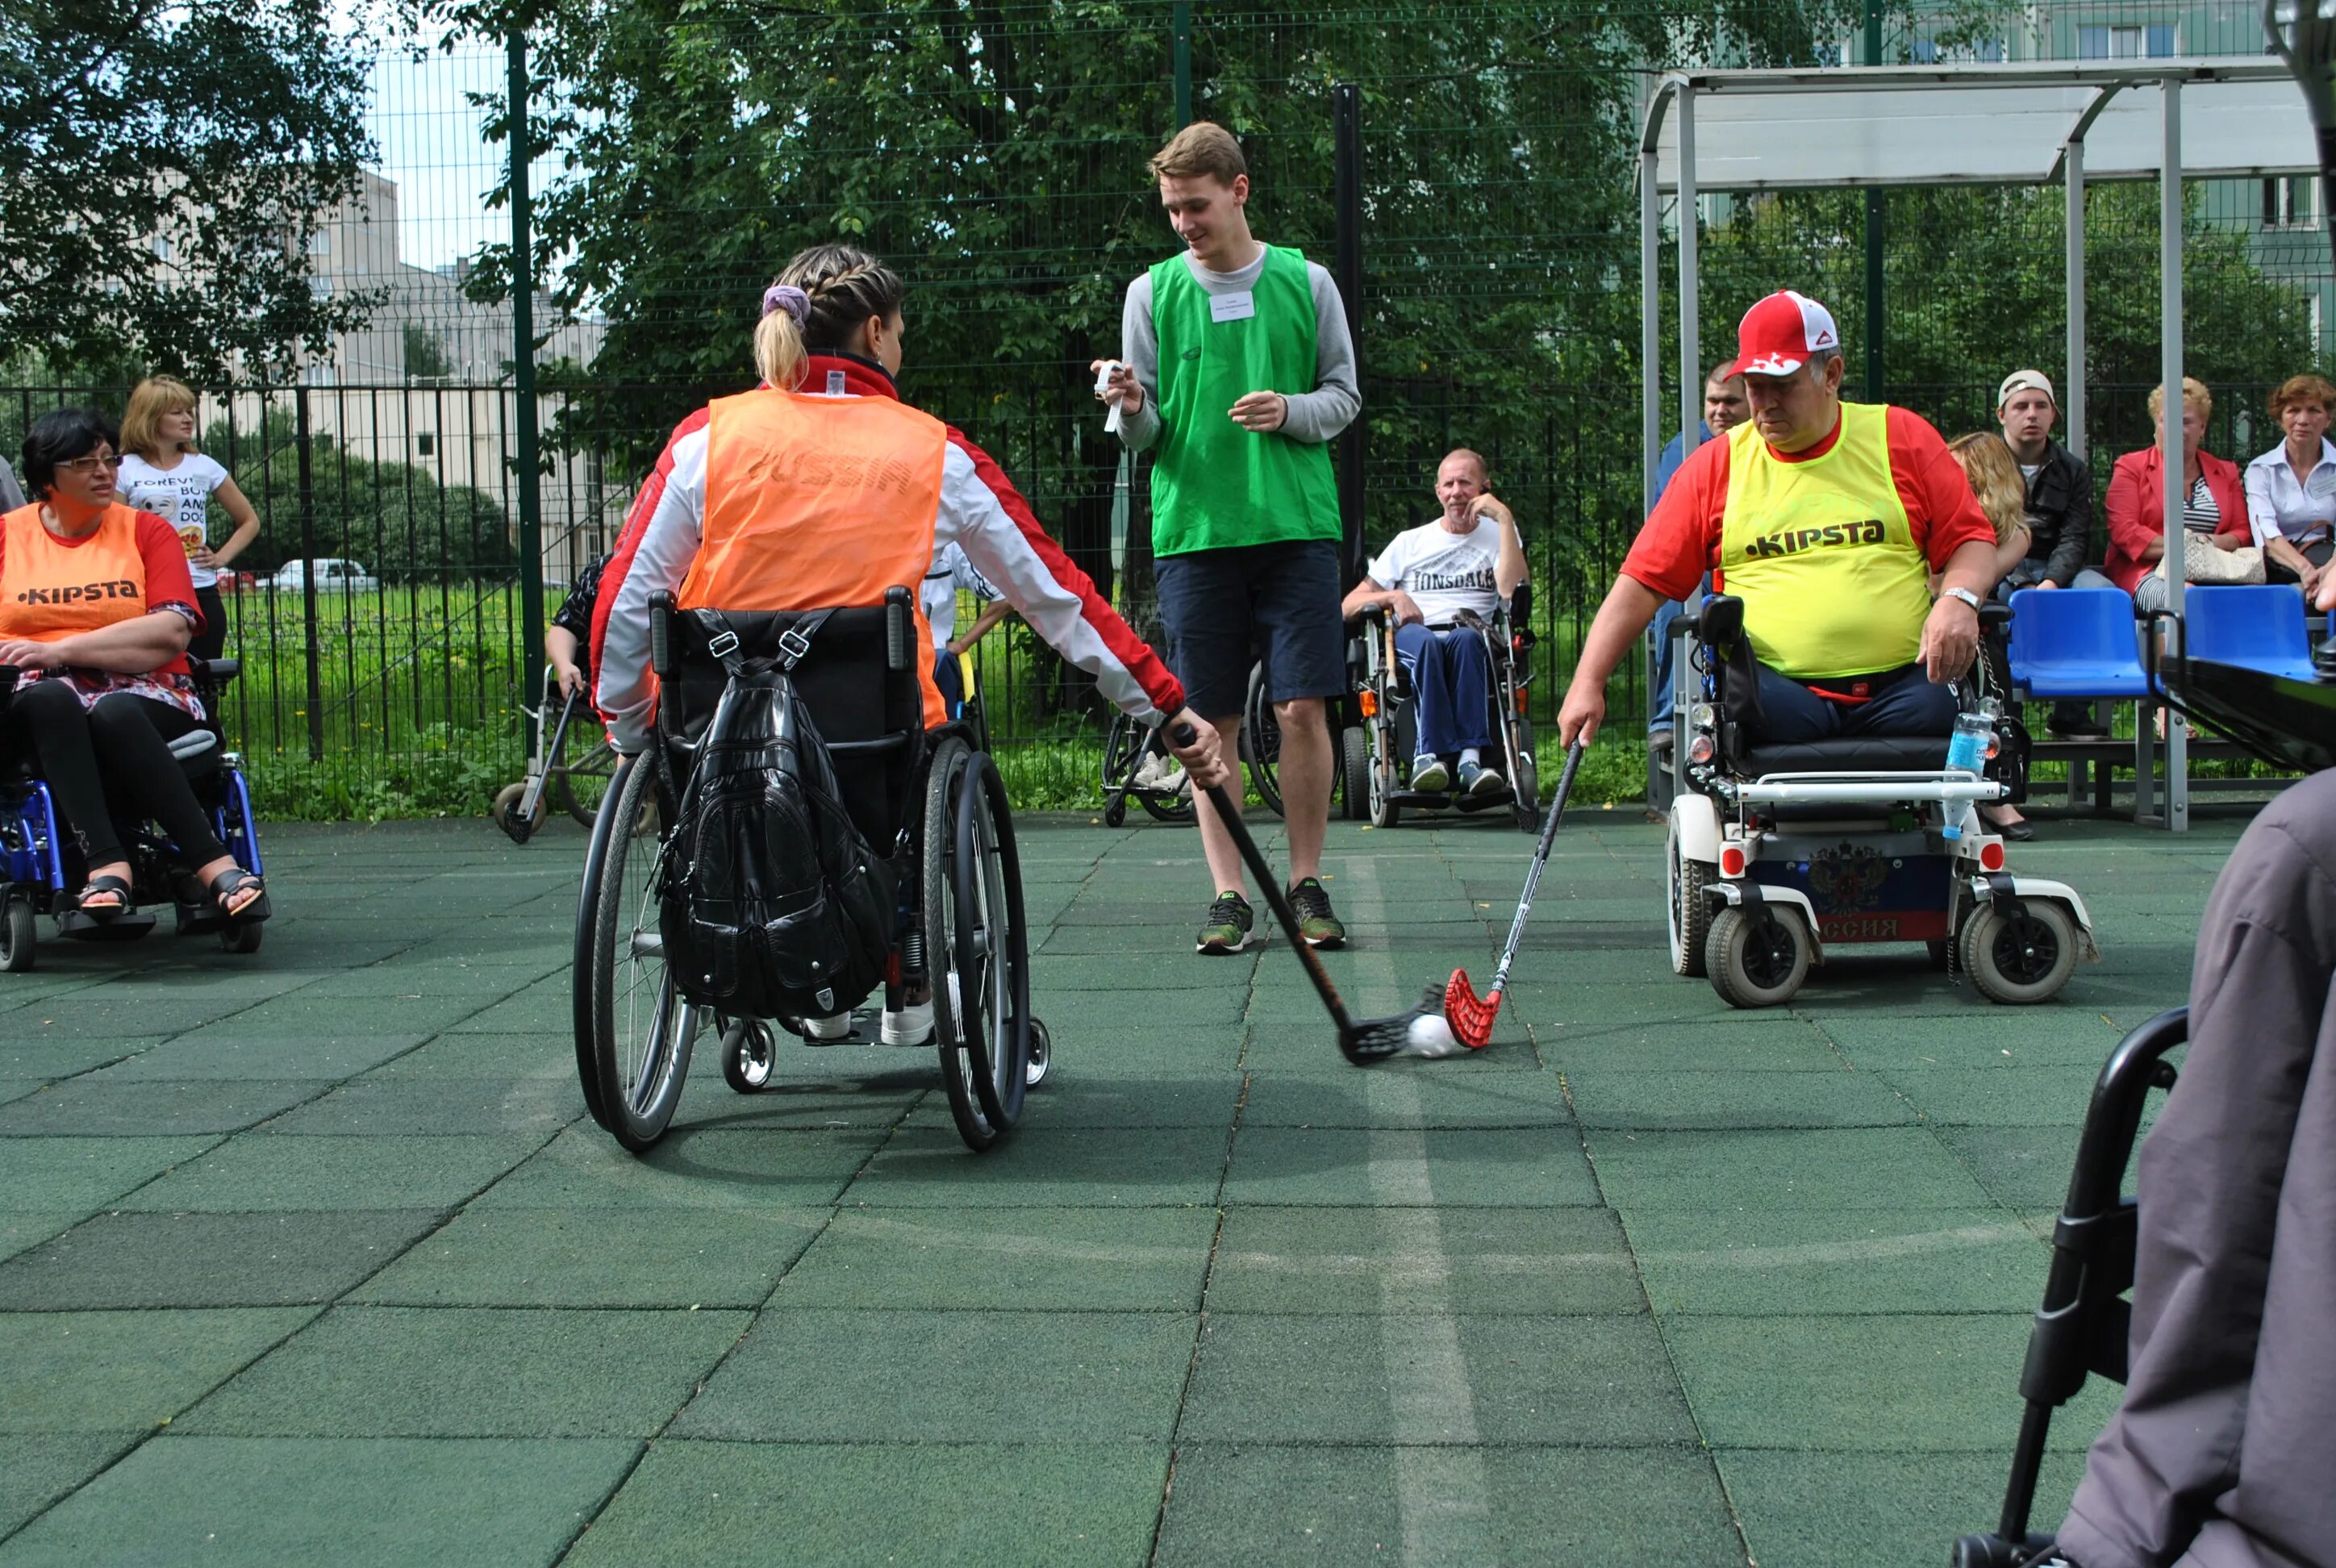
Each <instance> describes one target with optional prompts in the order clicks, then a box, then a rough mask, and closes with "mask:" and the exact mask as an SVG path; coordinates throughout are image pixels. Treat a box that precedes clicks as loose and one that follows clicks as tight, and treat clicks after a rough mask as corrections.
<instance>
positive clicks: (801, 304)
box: [763, 283, 811, 331]
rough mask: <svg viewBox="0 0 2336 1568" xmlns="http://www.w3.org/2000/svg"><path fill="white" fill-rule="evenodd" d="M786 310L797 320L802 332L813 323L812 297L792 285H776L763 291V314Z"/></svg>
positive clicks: (796, 325) (796, 324) (797, 325)
mask: <svg viewBox="0 0 2336 1568" xmlns="http://www.w3.org/2000/svg"><path fill="white" fill-rule="evenodd" d="M774 310H784V311H785V312H786V313H787V314H788V315H789V316H792V317H794V318H795V327H796V330H798V331H800V330H802V329H803V327H804V326H808V325H810V322H811V296H810V295H808V294H805V293H804V292H803V290H802V289H800V288H797V287H795V286H794V285H793V284H792V283H774V284H772V285H771V286H770V287H768V288H765V289H764V290H763V314H764V315H765V316H768V315H769V314H770V313H771V312H772V311H774Z"/></svg>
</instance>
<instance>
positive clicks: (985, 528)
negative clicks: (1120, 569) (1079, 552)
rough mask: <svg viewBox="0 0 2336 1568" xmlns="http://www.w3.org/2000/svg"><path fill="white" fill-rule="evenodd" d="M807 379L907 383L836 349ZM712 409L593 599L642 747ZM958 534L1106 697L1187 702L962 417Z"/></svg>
mask: <svg viewBox="0 0 2336 1568" xmlns="http://www.w3.org/2000/svg"><path fill="white" fill-rule="evenodd" d="M838 377H840V378H841V379H840V380H839V379H837V378H838ZM804 385H805V386H806V387H809V388H819V387H822V386H825V387H827V388H829V389H836V388H841V393H840V394H841V395H843V396H851V397H898V396H899V395H900V394H899V393H898V392H896V391H895V390H894V389H893V386H892V382H891V377H890V376H888V375H884V374H883V372H882V371H881V370H879V369H877V368H876V367H875V366H873V365H869V364H867V363H866V362H865V361H862V360H857V359H845V358H840V357H833V356H830V355H813V356H812V359H811V361H810V365H809V367H808V369H807V371H806V375H805V380H804ZM705 516H706V411H705V410H704V409H700V410H698V411H697V412H696V414H691V415H690V416H689V417H688V418H687V419H685V420H683V421H682V422H681V424H680V425H679V426H678V427H677V428H676V430H675V431H674V433H673V437H672V439H671V440H669V441H667V443H666V447H665V452H664V453H663V454H662V455H661V456H659V457H658V458H657V467H656V468H655V469H654V470H653V471H651V472H650V474H649V477H648V480H647V482H646V483H644V484H643V485H642V486H641V492H640V494H639V495H638V496H636V497H635V498H634V500H633V504H632V509H631V510H630V511H628V512H627V513H626V514H625V528H624V532H623V533H622V534H621V535H620V536H619V538H618V543H617V549H616V553H615V554H614V555H613V556H611V557H610V559H609V561H608V568H607V570H606V571H605V572H604V573H603V574H602V579H601V584H600V598H599V604H597V605H596V606H595V607H594V608H593V615H592V667H593V668H594V669H596V670H598V671H599V686H598V687H597V690H596V696H597V697H598V701H599V708H600V712H601V713H602V714H603V715H604V716H606V717H607V719H608V733H609V735H610V736H611V737H612V738H613V739H614V740H615V742H616V744H617V747H618V750H620V751H625V752H634V751H638V750H639V749H640V748H641V747H642V746H643V745H646V744H647V739H648V735H649V731H650V729H651V727H652V726H653V725H654V724H655V722H656V717H657V681H656V677H654V676H653V675H652V674H651V673H650V670H649V596H650V595H652V594H654V593H657V592H658V591H659V590H663V591H666V592H668V593H670V592H674V591H676V590H677V589H679V588H680V587H681V582H682V579H684V578H685V577H686V576H688V575H689V569H690V564H691V563H692V562H693V561H694V560H696V558H697V548H698V541H699V534H700V529H701V527H702V524H703V522H704V520H705ZM951 544H955V545H957V546H959V548H960V549H962V550H964V551H965V555H966V559H967V560H969V561H971V562H972V563H973V566H974V570H977V571H978V572H980V573H981V575H982V576H983V577H985V578H988V579H989V581H990V582H991V583H992V584H993V585H995V586H996V588H997V589H998V594H999V597H1000V598H1002V599H1005V600H1006V602H1007V603H1008V604H1010V605H1012V606H1013V607H1014V608H1015V609H1017V610H1018V611H1020V612H1021V615H1022V618H1023V619H1025V620H1027V621H1028V622H1029V623H1030V625H1031V626H1032V627H1033V628H1036V629H1037V633H1038V635H1039V636H1040V637H1042V638H1046V641H1047V643H1048V644H1049V645H1050V646H1051V647H1052V648H1054V649H1055V651H1056V652H1057V653H1059V654H1061V655H1062V656H1063V657H1065V658H1066V659H1068V660H1070V662H1071V663H1073V664H1075V665H1076V666H1078V667H1079V668H1081V669H1083V670H1085V671H1086V672H1087V673H1088V674H1089V675H1092V676H1094V677H1095V683H1096V685H1097V686H1098V687H1100V688H1101V689H1102V691H1103V694H1104V696H1105V697H1106V698H1107V699H1109V700H1110V701H1112V702H1114V703H1115V704H1117V705H1118V706H1120V707H1122V708H1124V709H1125V710H1126V711H1127V712H1128V713H1130V714H1132V715H1134V716H1135V717H1137V718H1139V719H1142V720H1144V722H1145V723H1147V724H1156V723H1158V722H1160V721H1161V720H1162V719H1163V718H1165V717H1166V716H1168V715H1170V714H1173V713H1174V712H1176V711H1177V710H1178V709H1179V708H1182V707H1183V706H1184V688H1183V687H1182V686H1181V685H1179V684H1178V683H1177V680H1176V677H1174V676H1173V675H1171V674H1169V673H1168V667H1167V666H1166V665H1165V664H1163V662H1162V661H1161V658H1160V656H1159V655H1158V654H1156V653H1154V652H1153V650H1152V648H1151V647H1150V645H1148V644H1147V643H1145V642H1144V639H1143V638H1139V637H1137V636H1136V635H1135V633H1134V630H1132V629H1131V628H1129V626H1128V624H1127V623H1126V622H1125V621H1124V620H1122V619H1121V618H1119V615H1118V613H1117V612H1116V611H1114V609H1112V608H1111V606H1110V605H1109V604H1107V603H1105V601H1104V599H1103V597H1102V596H1101V595H1100V594H1098V593H1096V592H1095V583H1094V582H1093V581H1092V580H1091V579H1089V578H1088V577H1087V574H1086V573H1085V572H1083V571H1081V570H1079V569H1078V568H1077V567H1076V566H1074V565H1072V564H1071V559H1070V557H1069V556H1067V555H1066V554H1065V553H1063V547H1062V546H1061V545H1059V544H1057V543H1056V542H1055V541H1054V540H1053V539H1051V538H1049V537H1048V536H1047V533H1046V530H1045V529H1044V528H1042V527H1040V526H1039V523H1038V519H1037V516H1036V515H1035V514H1034V513H1033V512H1032V511H1031V510H1030V503H1029V502H1027V501H1025V500H1023V499H1022V495H1021V492H1018V491H1017V490H1016V489H1015V488H1014V485H1013V482H1012V481H1010V480H1008V479H1007V477H1006V474H1005V472H1004V471H1003V470H1001V469H1000V468H999V467H998V464H997V463H994V462H992V461H991V460H990V457H989V454H988V453H985V452H983V451H982V450H981V448H979V447H978V446H976V445H974V444H973V443H971V442H970V441H968V440H967V439H966V438H965V433H964V432H962V431H960V430H958V429H957V428H956V427H954V426H951V427H950V429H949V451H948V452H947V453H946V454H945V455H944V458H943V467H942V472H941V499H940V511H939V516H938V517H937V518H936V519H935V521H934V524H933V551H934V554H935V556H936V557H938V556H939V553H940V552H941V551H942V550H946V549H948V547H949V545H951ZM835 547H836V548H837V549H838V550H849V549H850V548H851V547H852V541H850V539H848V538H839V539H837V540H836V541H835ZM908 586H910V588H914V587H915V586H916V585H915V584H913V583H912V584H910V585H908Z"/></svg>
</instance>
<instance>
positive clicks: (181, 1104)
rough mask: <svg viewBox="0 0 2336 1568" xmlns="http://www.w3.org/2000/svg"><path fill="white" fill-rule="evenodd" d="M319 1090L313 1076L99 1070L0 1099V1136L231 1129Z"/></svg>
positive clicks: (172, 1133) (121, 1134) (179, 1133)
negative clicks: (185, 1077) (183, 1077)
mask: <svg viewBox="0 0 2336 1568" xmlns="http://www.w3.org/2000/svg"><path fill="white" fill-rule="evenodd" d="M324 1090H325V1085H324V1084H323V1083H320V1082H318V1081H317V1080H316V1079H313V1078H295V1079H289V1080H284V1079H272V1080H271V1079H240V1078H238V1079H225V1078H197V1079H192V1080H190V1081H186V1082H171V1081H169V1080H164V1079H138V1080H132V1081H129V1082H119V1081H114V1080H112V1079H109V1078H107V1077H106V1076H105V1075H103V1074H102V1073H92V1074H91V1075H89V1076H86V1077H80V1078H74V1079H73V1080H71V1081H70V1082H67V1083H62V1084H58V1085H55V1086H53V1087H51V1088H48V1089H46V1090H44V1091H43V1092H42V1093H40V1094H38V1095H34V1096H31V1097H29V1098H26V1099H22V1100H17V1101H15V1102H13V1103H11V1104H9V1105H0V1138H23V1137H87V1138H120V1137H136V1136H140V1135H148V1136H152V1135H161V1136H191V1135H197V1134H202V1133H233V1132H238V1131H240V1130H242V1129H243V1128H245V1127H249V1126H256V1125H258V1124H259V1123H261V1122H264V1121H266V1120H268V1118H269V1117H271V1116H273V1115H277V1113H278V1112H280V1111H284V1110H287V1109H288V1108H290V1107H291V1106H293V1105H298V1104H300V1102H302V1101H303V1100H312V1099H314V1098H316V1096H318V1095H320V1094H322V1093H323V1092H324Z"/></svg>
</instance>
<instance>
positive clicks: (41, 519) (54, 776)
mask: <svg viewBox="0 0 2336 1568" xmlns="http://www.w3.org/2000/svg"><path fill="white" fill-rule="evenodd" d="M115 445H116V436H115V433H114V429H113V426H112V424H110V423H108V421H107V420H106V418H105V416H104V415H103V414H97V413H93V412H91V411H89V410H85V409H63V410H61V411H59V412H57V413H55V414H44V415H43V416H42V417H41V418H40V419H39V420H37V421H35V422H34V425H33V429H32V433H30V434H29V435H27V436H26V437H25V438H24V489H25V490H26V492H29V493H30V494H32V495H33V496H34V498H35V499H34V501H33V502H31V503H30V504H29V505H25V506H21V507H18V508H17V509H16V510H15V511H11V512H8V513H7V514H6V515H5V516H4V517H0V665H13V666H15V667H16V669H17V670H18V671H19V676H18V683H17V686H16V689H15V696H14V697H13V699H12V701H11V703H10V706H9V708H8V715H7V721H6V726H5V734H6V738H7V741H8V744H9V745H12V746H13V745H29V746H30V747H31V749H32V752H33V755H34V756H35V757H37V758H38V759H39V763H40V770H41V775H42V776H43V777H44V779H46V780H47V781H48V785H49V794H50V796H51V798H52V799H53V800H54V802H55V803H56V807H57V810H58V813H60V815H62V816H63V819H64V825H65V826H66V827H68V828H69V830H70V831H71V832H72V833H73V837H74V839H75V841H76V842H79V844H80V845H81V851H82V854H83V858H84V859H85V860H86V861H87V862H88V865H89V880H88V881H87V882H86V883H84V884H83V887H82V890H81V893H80V896H79V898H78V899H77V900H76V905H77V907H78V908H79V909H80V910H81V911H82V912H83V913H84V914H87V915H90V916H92V918H94V919H97V920H111V919H112V918H113V917H115V916H117V915H120V914H122V913H123V912H124V911H127V910H128V909H129V908H130V907H131V904H130V900H131V869H130V862H129V858H128V856H127V855H126V854H125V853H124V852H123V851H122V841H121V838H120V836H119V834H118V833H116V831H115V828H114V825H113V815H112V812H111V811H109V810H108V809H107V784H108V782H109V781H110V782H111V784H112V788H113V790H114V792H115V793H116V794H118V795H119V796H120V797H121V798H122V801H123V802H124V803H126V804H128V805H129V806H131V808H133V809H134V810H135V811H137V812H138V813H140V814H141V815H142V816H148V817H151V818H152V819H154V821H156V822H157V823H160V824H161V828H162V831H163V832H164V833H168V834H170V838H171V840H172V842H175V843H176V844H177V845H178V846H179V849H180V852H181V853H182V854H184V855H185V856H186V858H187V862H188V864H189V865H190V867H191V868H192V869H193V871H194V874H195V876H196V878H197V880H199V881H200V882H201V883H202V884H203V886H204V887H205V888H207V889H208V890H209V892H210V896H211V897H212V898H213V899H215V900H216V901H218V903H219V910H220V911H221V912H222V913H224V914H226V915H229V917H231V918H234V919H237V920H266V919H267V918H268V891H267V889H266V888H264V887H263V886H261V884H260V881H259V879H258V877H256V876H253V875H252V874H250V873H249V872H246V871H245V870H244V869H243V868H242V867H241V866H239V865H238V864H236V862H235V859H234V857H233V856H231V855H229V853H228V852H227V851H226V850H225V849H224V848H222V847H221V846H220V844H219V839H218V837H217V835H216V834H214V833H212V832H211V824H210V821H209V816H208V814H207V813H205V812H204V811H203V808H202V805H201V803H200V802H198V801H197V800H196V799H195V793H194V790H193V789H192V788H191V787H190V785H189V784H188V783H187V776H186V774H185V772H184V771H183V770H182V769H181V768H180V765H179V763H178V759H177V758H175V757H173V756H172V755H170V742H171V741H173V740H176V739H177V738H178V737H180V735H186V734H188V733H190V731H193V730H196V729H199V728H200V727H201V726H202V724H203V719H204V715H203V706H202V701H201V699H200V697H198V696H196V694H195V687H194V681H193V679H192V677H191V676H190V672H189V667H188V664H187V657H186V656H187V645H188V643H189V642H190V640H191V639H192V638H193V637H194V635H195V632H196V630H197V629H198V628H200V625H201V623H202V617H201V612H200V610H198V609H196V608H195V589H194V584H193V582H192V580H191V579H190V577H189V575H188V572H187V552H186V550H185V549H184V548H183V547H182V546H181V545H180V543H179V536H178V535H177V534H176V533H175V532H173V531H171V528H170V524H168V523H166V522H164V521H162V520H161V518H159V517H156V516H154V515H153V514H152V513H151V512H144V511H133V510H131V508H129V507H127V506H124V505H122V503H121V502H119V501H117V500H115V499H114V472H115V470H117V469H118V468H120V467H121V465H122V458H121V456H120V455H119V454H118V453H117V452H116V450H115Z"/></svg>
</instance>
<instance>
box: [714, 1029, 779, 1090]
mask: <svg viewBox="0 0 2336 1568" xmlns="http://www.w3.org/2000/svg"><path fill="white" fill-rule="evenodd" d="M776 1066H778V1050H777V1047H775V1046H774V1045H773V1043H772V1038H771V1027H770V1025H768V1024H764V1023H758V1022H756V1021H754V1019H752V1018H740V1019H737V1020H735V1021H734V1022H733V1023H732V1024H731V1025H730V1027H728V1028H726V1029H725V1030H724V1031H723V1032H722V1078H723V1081H724V1082H725V1083H726V1084H728V1085H729V1086H731V1088H733V1089H734V1090H735V1091H736V1092H738V1093H739V1094H742V1095H757V1094H760V1093H762V1092H763V1091H764V1089H766V1088H768V1087H770V1086H771V1073H772V1070H773V1069H774V1068H775V1067H776Z"/></svg>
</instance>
